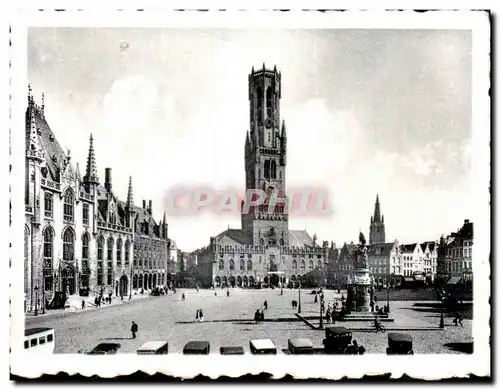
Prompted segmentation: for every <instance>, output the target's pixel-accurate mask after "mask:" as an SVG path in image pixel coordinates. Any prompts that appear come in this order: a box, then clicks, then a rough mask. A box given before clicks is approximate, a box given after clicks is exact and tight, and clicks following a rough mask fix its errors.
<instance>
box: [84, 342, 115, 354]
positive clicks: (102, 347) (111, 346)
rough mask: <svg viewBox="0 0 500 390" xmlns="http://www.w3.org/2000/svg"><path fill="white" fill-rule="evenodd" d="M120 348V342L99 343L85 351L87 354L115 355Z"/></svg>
mask: <svg viewBox="0 0 500 390" xmlns="http://www.w3.org/2000/svg"><path fill="white" fill-rule="evenodd" d="M120 348H121V344H118V343H101V344H97V346H95V347H94V349H93V350H91V351H90V352H87V355H115V354H116V353H117V351H118V350H119V349H120Z"/></svg>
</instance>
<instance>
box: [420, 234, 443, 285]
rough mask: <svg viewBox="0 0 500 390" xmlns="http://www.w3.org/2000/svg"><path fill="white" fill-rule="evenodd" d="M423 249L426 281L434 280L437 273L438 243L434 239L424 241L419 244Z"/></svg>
mask: <svg viewBox="0 0 500 390" xmlns="http://www.w3.org/2000/svg"><path fill="white" fill-rule="evenodd" d="M420 246H421V248H422V249H423V251H424V268H423V271H424V272H425V275H426V278H427V281H428V282H434V280H435V278H436V275H437V257H438V246H439V245H438V243H437V242H435V241H425V242H423V243H421V244H420Z"/></svg>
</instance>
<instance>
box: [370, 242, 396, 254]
mask: <svg viewBox="0 0 500 390" xmlns="http://www.w3.org/2000/svg"><path fill="white" fill-rule="evenodd" d="M393 246H394V243H393V242H388V243H383V244H373V245H370V246H369V247H368V251H367V254H368V256H385V257H389V256H390V255H391V250H392V248H393Z"/></svg>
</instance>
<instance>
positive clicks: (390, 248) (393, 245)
mask: <svg viewBox="0 0 500 390" xmlns="http://www.w3.org/2000/svg"><path fill="white" fill-rule="evenodd" d="M367 253H368V267H369V270H370V274H371V277H372V280H373V284H374V285H375V286H379V287H387V282H388V281H389V284H390V285H396V284H397V282H396V281H397V280H399V276H400V275H401V271H402V270H401V256H400V253H399V244H398V241H397V240H395V241H394V242H389V243H383V244H373V245H370V246H369V247H368V252H367ZM395 276H398V277H397V278H395Z"/></svg>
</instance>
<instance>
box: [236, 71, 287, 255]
mask: <svg viewBox="0 0 500 390" xmlns="http://www.w3.org/2000/svg"><path fill="white" fill-rule="evenodd" d="M248 98H249V100H250V131H249V132H248V133H247V135H246V141H245V173H246V189H247V190H253V189H260V190H263V191H265V192H266V194H267V195H268V196H267V198H266V204H264V205H262V206H258V207H252V208H250V210H249V213H248V214H242V227H243V229H244V230H246V231H251V232H252V233H253V242H254V245H268V246H273V245H288V213H287V210H286V208H285V204H284V202H279V201H278V202H277V204H276V205H275V206H269V205H268V202H269V200H270V197H271V194H274V197H276V198H277V199H282V200H284V199H285V198H286V196H285V188H286V187H285V177H286V175H285V173H286V169H285V168H286V138H287V137H286V128H285V123H284V121H283V122H282V123H281V126H280V99H281V72H278V70H277V69H276V66H275V67H274V68H273V69H266V66H265V64H263V65H262V69H261V70H258V71H255V70H254V69H253V68H252V72H251V73H250V75H249V76H248ZM247 193H248V191H247Z"/></svg>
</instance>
